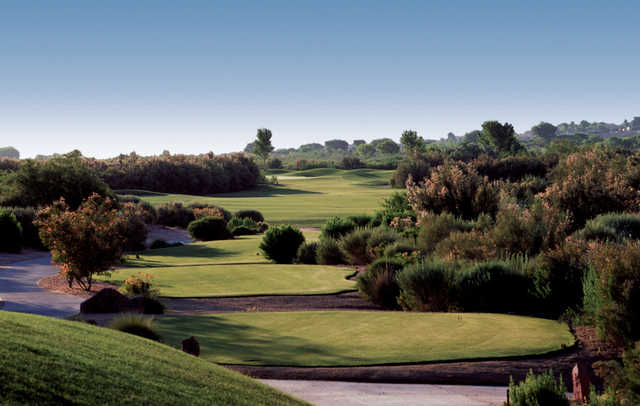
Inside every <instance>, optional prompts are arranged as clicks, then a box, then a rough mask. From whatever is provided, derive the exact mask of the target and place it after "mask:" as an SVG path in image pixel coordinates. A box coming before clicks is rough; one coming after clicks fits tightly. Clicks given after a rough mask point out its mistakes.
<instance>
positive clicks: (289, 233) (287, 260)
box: [260, 225, 304, 264]
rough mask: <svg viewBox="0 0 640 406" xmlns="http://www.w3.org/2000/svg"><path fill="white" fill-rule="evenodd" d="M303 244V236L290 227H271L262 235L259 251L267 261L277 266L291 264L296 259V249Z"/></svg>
mask: <svg viewBox="0 0 640 406" xmlns="http://www.w3.org/2000/svg"><path fill="white" fill-rule="evenodd" d="M303 243H304V235H303V234H302V233H301V232H300V230H298V229H297V228H294V227H292V226H289V225H286V226H276V227H271V228H270V229H269V230H267V232H266V233H265V234H264V237H263V238H262V242H261V243H260V250H262V252H263V253H264V255H265V257H266V258H267V259H270V260H272V261H274V262H276V263H278V264H291V263H293V261H294V260H295V259H296V255H297V253H298V248H299V247H300V245H302V244H303Z"/></svg>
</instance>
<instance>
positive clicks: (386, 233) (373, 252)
mask: <svg viewBox="0 0 640 406" xmlns="http://www.w3.org/2000/svg"><path fill="white" fill-rule="evenodd" d="M400 238H401V235H400V233H398V232H397V231H396V230H394V229H392V228H386V227H378V228H374V229H373V230H372V232H371V236H369V239H368V240H367V252H368V253H369V256H370V257H371V258H372V259H374V258H377V257H381V256H382V254H383V252H384V249H385V248H386V247H387V246H388V245H391V244H393V243H395V242H396V241H398V240H399V239H400Z"/></svg>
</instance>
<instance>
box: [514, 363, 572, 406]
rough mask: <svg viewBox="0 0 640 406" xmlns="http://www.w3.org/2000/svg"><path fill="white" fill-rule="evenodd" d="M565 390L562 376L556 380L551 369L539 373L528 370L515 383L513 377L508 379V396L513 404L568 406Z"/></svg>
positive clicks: (516, 405) (515, 405)
mask: <svg viewBox="0 0 640 406" xmlns="http://www.w3.org/2000/svg"><path fill="white" fill-rule="evenodd" d="M565 391H566V387H565V385H564V382H563V381H562V376H560V378H559V380H557V381H556V379H555V378H554V376H553V371H551V370H549V371H547V372H545V373H542V374H540V375H535V374H534V373H533V371H529V373H527V377H526V378H525V380H524V381H522V382H520V383H519V384H517V385H516V384H515V382H514V381H513V377H511V379H510V380H509V398H510V401H511V403H510V404H511V405H513V406H543V405H544V406H569V404H570V403H569V399H567V397H566V395H565Z"/></svg>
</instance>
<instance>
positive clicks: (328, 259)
mask: <svg viewBox="0 0 640 406" xmlns="http://www.w3.org/2000/svg"><path fill="white" fill-rule="evenodd" d="M316 261H317V262H318V264H320V265H340V264H344V263H346V259H345V257H344V254H343V253H342V250H341V249H340V245H339V244H338V241H336V240H334V239H333V238H323V239H321V240H320V243H319V244H318V252H317V254H316Z"/></svg>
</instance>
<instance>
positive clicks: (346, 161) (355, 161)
mask: <svg viewBox="0 0 640 406" xmlns="http://www.w3.org/2000/svg"><path fill="white" fill-rule="evenodd" d="M337 166H338V168H340V169H359V168H363V167H364V166H365V165H364V164H363V163H362V161H360V158H358V157H355V156H345V157H343V158H342V159H341V160H340V163H339V164H338V165H337Z"/></svg>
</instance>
